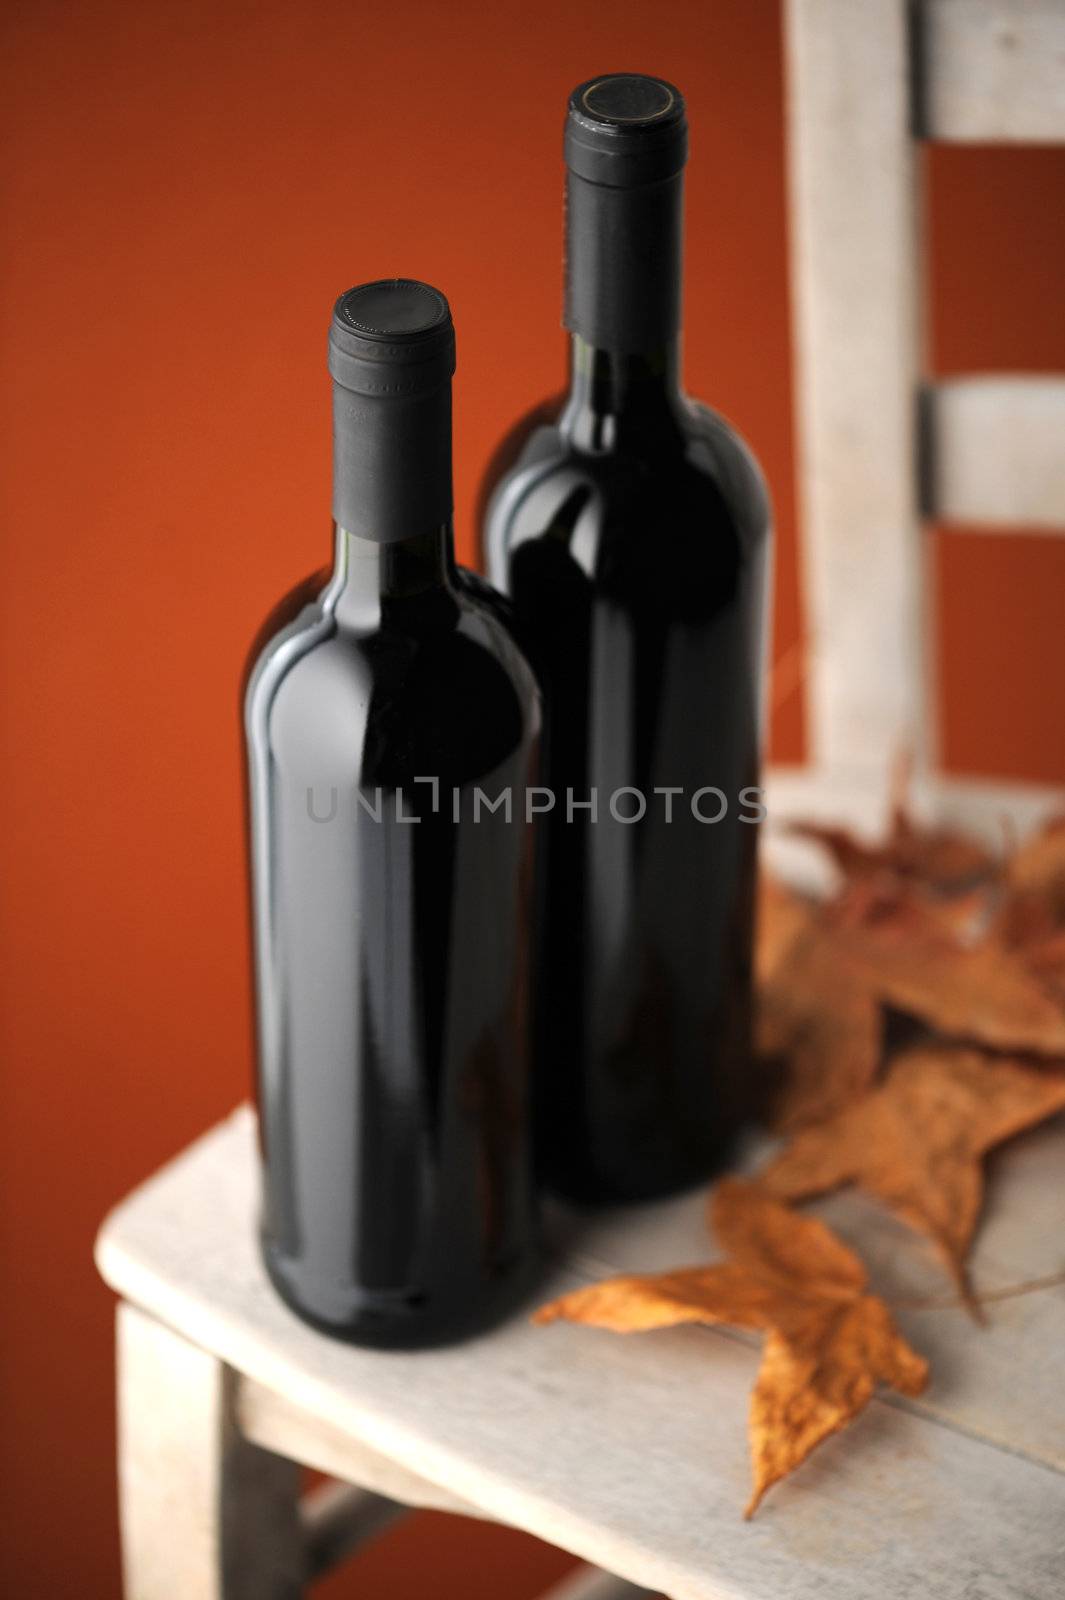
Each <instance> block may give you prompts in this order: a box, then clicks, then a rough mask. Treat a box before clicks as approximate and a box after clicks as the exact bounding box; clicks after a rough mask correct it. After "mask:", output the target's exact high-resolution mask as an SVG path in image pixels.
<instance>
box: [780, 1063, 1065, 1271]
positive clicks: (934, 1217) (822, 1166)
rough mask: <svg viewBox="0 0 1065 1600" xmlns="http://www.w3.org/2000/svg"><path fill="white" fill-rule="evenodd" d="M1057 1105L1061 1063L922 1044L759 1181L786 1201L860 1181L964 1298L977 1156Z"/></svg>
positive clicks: (977, 1195)
mask: <svg viewBox="0 0 1065 1600" xmlns="http://www.w3.org/2000/svg"><path fill="white" fill-rule="evenodd" d="M1063 1107H1065V1072H1063V1071H1060V1070H1057V1071H1051V1070H1049V1069H1047V1068H1033V1067H1031V1066H1027V1065H1024V1064H1023V1063H1021V1062H1019V1061H1013V1060H1008V1059H1003V1058H1001V1057H995V1056H990V1055H985V1054H983V1053H981V1052H980V1051H978V1050H971V1049H966V1048H963V1047H961V1046H956V1045H946V1044H941V1045H924V1046H920V1047H916V1048H914V1049H912V1050H908V1051H906V1052H904V1053H903V1054H902V1055H899V1056H897V1057H896V1058H895V1059H894V1061H893V1062H892V1063H891V1065H890V1066H889V1068H888V1072H887V1075H886V1077H885V1079H884V1082H883V1084H882V1085H881V1086H880V1087H879V1088H876V1089H874V1090H873V1091H872V1092H871V1093H870V1094H868V1095H866V1096H865V1098H864V1099H862V1100H860V1101H858V1102H857V1103H856V1104H854V1105H852V1106H847V1107H845V1108H844V1109H843V1110H842V1111H839V1112H837V1113H836V1115H835V1116H834V1117H832V1118H831V1119H830V1120H828V1121H827V1122H824V1123H822V1124H821V1125H820V1126H818V1127H815V1128H807V1129H805V1130H804V1131H803V1132H801V1133H799V1134H797V1135H796V1136H795V1138H794V1139H792V1141H791V1142H790V1143H789V1144H788V1145H787V1146H786V1147H785V1148H784V1150H783V1151H781V1153H780V1154H779V1155H778V1156H777V1157H776V1158H775V1159H774V1160H773V1161H771V1162H770V1164H769V1166H768V1167H767V1168H766V1169H765V1171H764V1172H763V1173H762V1174H761V1180H762V1182H763V1183H764V1184H765V1185H766V1187H767V1188H768V1189H770V1190H771V1191H772V1192H773V1193H774V1194H776V1195H779V1196H780V1197H781V1198H782V1199H787V1200H804V1199H807V1198H808V1197H810V1196H812V1195H817V1194H825V1193H827V1192H828V1191H829V1190H831V1189H838V1188H840V1187H841V1186H843V1185H844V1184H857V1185H859V1186H860V1187H861V1188H862V1189H865V1190H866V1191H867V1192H868V1193H870V1194H872V1195H875V1196H876V1197H877V1198H878V1199H880V1200H883V1201H885V1202H886V1203H887V1204H888V1205H889V1206H890V1207H891V1208H892V1209H893V1210H894V1211H896V1212H897V1213H898V1215H899V1216H900V1217H901V1218H902V1219H903V1220H904V1221H905V1222H907V1223H909V1224H910V1226H911V1227H913V1228H916V1229H918V1230H919V1231H920V1232H923V1233H925V1234H927V1235H928V1236H929V1237H930V1238H931V1239H932V1240H933V1241H934V1242H935V1244H936V1245H937V1246H938V1247H939V1250H940V1251H941V1253H942V1255H943V1256H944V1258H945V1260H946V1263H947V1266H948V1269H949V1271H950V1272H951V1274H952V1276H953V1277H954V1279H955V1281H956V1282H957V1283H958V1285H959V1287H960V1289H961V1291H962V1293H963V1294H965V1295H966V1296H968V1285H967V1282H966V1276H965V1258H966V1255H967V1253H968V1249H969V1245H970V1243H971V1242H972V1238H973V1234H974V1232H975V1230H976V1225H977V1222H978V1220H979V1217H980V1209H981V1204H982V1201H983V1189H984V1179H983V1170H982V1166H981V1158H982V1157H983V1156H984V1155H985V1154H986V1153H987V1151H989V1150H991V1149H992V1148H993V1147H994V1146H995V1145H997V1144H1000V1143H1001V1142H1002V1141H1003V1140H1004V1139H1008V1138H1010V1137H1011V1136H1012V1135H1013V1134H1016V1133H1020V1132H1021V1131H1022V1130H1023V1129H1025V1128H1030V1127H1033V1126H1034V1125H1035V1124H1036V1123H1038V1122H1041V1121H1043V1119H1044V1118H1045V1117H1048V1116H1050V1115H1051V1114H1052V1113H1053V1112H1055V1111H1058V1110H1061V1109H1062V1108H1063Z"/></svg>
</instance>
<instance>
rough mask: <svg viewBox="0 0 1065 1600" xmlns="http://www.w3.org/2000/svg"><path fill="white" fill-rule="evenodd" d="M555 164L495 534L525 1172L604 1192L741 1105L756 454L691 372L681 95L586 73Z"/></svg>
mask: <svg viewBox="0 0 1065 1600" xmlns="http://www.w3.org/2000/svg"><path fill="white" fill-rule="evenodd" d="M565 156H566V165H567V169H568V171H567V190H566V272H565V316H564V323H565V326H566V327H567V328H568V329H569V330H570V332H571V334H572V367H571V383H570V389H569V393H568V396H566V397H565V399H564V400H563V402H562V404H561V406H560V408H558V409H557V410H556V414H555V417H554V419H553V420H551V421H549V422H546V423H545V422H544V420H543V416H542V411H539V410H538V411H534V412H533V413H531V414H530V417H528V418H526V419H525V420H524V422H522V423H520V424H519V425H518V427H517V428H516V429H515V430H513V431H512V432H511V434H510V435H509V436H508V437H507V438H506V439H505V440H504V442H503V444H502V445H501V447H500V449H499V451H498V452H497V456H496V459H495V468H494V469H491V468H490V471H489V481H488V483H487V485H486V488H485V491H484V494H483V503H485V504H487V508H488V509H487V513H486V517H485V527H484V542H485V555H486V564H487V567H488V572H489V576H490V577H491V578H492V580H493V582H494V583H495V584H497V585H498V586H499V587H500V588H501V589H503V590H504V591H505V592H506V593H507V594H508V595H509V596H510V597H511V599H512V601H513V603H514V607H515V613H516V625H517V629H518V636H519V638H520V639H521V641H522V643H523V645H524V646H525V647H526V648H527V650H528V653H529V655H530V658H531V659H532V661H533V664H534V666H535V667H536V669H537V673H538V676H539V677H540V680H541V684H542V687H543V689H544V696H545V722H544V742H545V781H546V783H547V784H548V785H549V786H550V788H551V790H552V791H553V793H554V796H555V805H554V808H553V810H552V811H551V812H550V813H549V814H548V815H547V816H546V817H545V818H544V824H545V834H544V837H543V838H542V840H541V852H540V855H541V862H542V868H543V874H544V876H543V882H542V884H541V891H540V897H539V898H540V904H541V913H542V914H541V918H540V928H539V936H538V952H537V965H538V982H537V997H538V998H537V1008H536V1018H535V1046H534V1082H535V1083H536V1085H537V1124H538V1142H539V1150H540V1161H541V1163H542V1168H543V1173H544V1177H545V1179H546V1180H547V1181H548V1183H549V1184H550V1185H551V1186H553V1187H554V1188H555V1189H556V1190H558V1191H559V1192H561V1193H562V1194H564V1195H566V1196H568V1197H569V1198H571V1199H575V1200H578V1201H582V1202H598V1201H613V1200H626V1199H636V1198H643V1197H649V1196H654V1195H659V1194H665V1193H668V1192H669V1191H671V1190H674V1189H678V1188H681V1187H684V1186H686V1185H687V1184H689V1183H693V1182H695V1181H698V1180H701V1179H703V1178H705V1177H706V1176H707V1174H708V1173H710V1172H711V1171H712V1170H713V1169H714V1168H715V1166H717V1165H718V1164H719V1163H720V1162H721V1160H722V1159H723V1158H724V1157H725V1155H726V1154H727V1152H728V1150H729V1147H730V1143H731V1141H732V1137H733V1135H734V1133H735V1131H736V1129H737V1127H738V1125H739V1123H740V1122H741V1120H742V1117H743V1115H744V1110H745V1104H746V1100H747V1095H748V1092H749V1082H750V1077H751V1073H750V1063H749V1037H750V1001H751V956H752V923H753V902H754V874H755V841H756V836H757V828H756V827H755V826H753V825H752V824H754V823H755V822H756V821H757V820H758V818H759V817H760V815H761V810H762V808H761V804H760V791H759V790H758V788H757V785H758V778H759V754H760V752H759V746H760V679H761V672H762V656H763V637H764V631H765V624H764V617H765V610H766V574H767V564H768V553H769V512H768V502H767V498H766V493H765V489H764V486H763V481H762V478H761V475H760V473H759V470H758V467H757V466H756V464H755V462H754V460H753V458H752V456H751V455H750V453H749V452H748V450H747V449H746V447H745V446H744V445H743V443H742V442H741V441H740V440H739V438H738V437H737V435H736V434H735V433H734V432H733V430H732V429H731V428H730V427H729V426H728V424H727V423H726V422H725V421H724V420H723V419H722V418H721V417H720V416H718V415H716V414H715V413H713V412H711V411H709V410H708V409H706V408H705V407H703V406H701V405H698V404H696V403H695V402H693V401H691V400H689V399H687V398H686V397H685V396H684V394H683V393H682V391H681V388H680V382H679V360H678V332H679V327H680V298H681V297H680V288H681V229H682V214H681V201H682V181H683V169H684V164H685V160H686V157H687V123H686V117H685V110H684V102H683V100H682V98H681V96H680V94H679V93H678V91H677V90H676V89H675V88H674V87H673V86H672V85H671V84H668V83H665V82H662V81H661V80H659V79H656V78H648V77H642V76H632V75H627V74H618V75H612V76H609V77H603V78H597V79H594V80H592V81H591V82H588V83H585V84H582V85H581V86H580V87H579V88H578V89H576V90H575V91H574V93H573V95H572V97H571V99H570V102H569V111H568V116H567V121H566V133H565ZM507 463H509V466H506V470H504V471H503V473H502V475H501V476H500V475H499V472H498V469H499V467H500V466H504V465H505V464H507Z"/></svg>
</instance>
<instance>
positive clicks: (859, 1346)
mask: <svg viewBox="0 0 1065 1600" xmlns="http://www.w3.org/2000/svg"><path fill="white" fill-rule="evenodd" d="M710 1215H711V1224H712V1226H713V1228H714V1231H715V1232H716V1234H717V1236H718V1239H719V1241H720V1243H721V1245H722V1246H723V1248H724V1249H725V1250H726V1251H727V1252H728V1254H729V1256H730V1257H731V1258H732V1259H731V1260H728V1261H724V1262H722V1263H720V1264H719V1265H716V1266H709V1267H688V1268H682V1269H678V1270H677V1271H674V1272H662V1273H656V1274H649V1275H630V1276H626V1277H619V1278H611V1279H608V1280H607V1281H606V1282H604V1283H597V1284H593V1285H591V1287H590V1288H587V1289H578V1290H576V1291H575V1292H574V1293H572V1294H567V1295H563V1296H562V1297H561V1299H559V1300H555V1301H553V1302H552V1303H551V1304H550V1305H546V1306H543V1307H542V1308H541V1309H540V1310H539V1311H538V1312H537V1313H536V1316H535V1319H534V1320H535V1321H537V1322H541V1323H547V1322H556V1321H558V1320H560V1319H565V1320H567V1321H570V1322H580V1323H584V1324H587V1325H589V1326H592V1327H597V1328H609V1329H611V1330H612V1331H613V1332H616V1333H633V1332H643V1331H646V1330H648V1329H651V1328H666V1327H674V1326H676V1325H677V1324H679V1323H687V1322H695V1323H707V1324H714V1323H727V1324H729V1325H731V1326H733V1327H741V1328H759V1329H764V1330H765V1331H766V1333H767V1334H768V1337H767V1339H766V1342H765V1347H764V1350H763V1354H762V1364H761V1367H760V1369H759V1373H758V1378H757V1381H756V1383H755V1387H754V1392H753V1394H752V1396H751V1411H750V1420H749V1432H750V1442H751V1465H752V1474H753V1492H752V1495H751V1499H750V1502H749V1504H748V1506H747V1509H746V1512H745V1515H746V1516H748V1517H749V1516H751V1515H752V1514H753V1513H754V1511H755V1509H756V1508H757V1506H758V1504H759V1502H760V1501H761V1499H762V1496H763V1495H764V1494H765V1492H766V1490H767V1489H769V1488H770V1487H771V1486H772V1485H773V1484H774V1483H777V1482H778V1481H779V1480H780V1479H781V1478H783V1477H785V1476H786V1475H787V1474H788V1473H789V1472H793V1471H794V1470H795V1468H796V1467H797V1466H799V1465H800V1463H801V1462H803V1461H805V1459H806V1457H807V1456H808V1455H809V1454H810V1452H811V1451H812V1450H813V1449H815V1448H816V1446H817V1445H818V1444H820V1443H821V1441H822V1440H823V1439H826V1438H828V1437H829V1435H830V1434H833V1433H838V1432H839V1431H840V1429H842V1428H845V1427H846V1426H847V1424H848V1423H850V1422H852V1421H853V1420H854V1418H855V1417H856V1416H857V1415H858V1414H859V1412H860V1411H862V1409H863V1408H864V1407H865V1405H866V1404H867V1403H868V1401H869V1399H870V1397H871V1396H872V1393H873V1391H874V1389H875V1387H876V1385H877V1383H890V1384H892V1385H893V1386H894V1387H895V1388H896V1389H900V1390H902V1392H903V1393H904V1394H919V1393H920V1392H921V1390H922V1389H923V1388H924V1385H925V1383H926V1381H927V1377H928V1364H927V1362H926V1361H925V1360H924V1359H923V1358H922V1357H921V1356H919V1355H917V1353H916V1352H915V1351H914V1350H912V1349H911V1348H910V1346H909V1345H908V1344H907V1343H906V1341H905V1340H904V1339H903V1338H902V1335H901V1334H900V1333H899V1331H898V1329H897V1328H896V1327H895V1324H894V1322H893V1321H892V1318H891V1314H890V1312H889V1311H888V1309H887V1307H886V1305H885V1304H884V1302H883V1301H882V1300H880V1299H878V1298H877V1297H876V1296H875V1295H871V1294H869V1293H868V1292H867V1289H868V1279H867V1277H866V1272H865V1268H864V1267H863V1266H862V1263H861V1262H860V1261H859V1259H858V1257H857V1256H856V1255H855V1254H854V1253H853V1251H851V1250H849V1249H848V1248H847V1246H846V1245H845V1244H843V1242H842V1241H841V1240H840V1239H838V1238H837V1237H836V1235H835V1234H834V1233H832V1232H831V1230H830V1229H829V1228H826V1227H825V1225H824V1224H823V1223H821V1222H817V1221H815V1220H814V1219H813V1218H810V1217H801V1216H799V1215H797V1213H796V1212H794V1211H791V1210H789V1208H788V1207H787V1206H784V1205H781V1204H780V1202H779V1201H777V1200H775V1199H773V1198H772V1197H771V1196H770V1195H769V1194H768V1193H767V1192H766V1191H765V1190H764V1189H761V1188H760V1187H759V1186H758V1185H757V1184H753V1183H749V1182H745V1181H743V1180H742V1179H739V1178H726V1179H724V1180H723V1181H722V1182H721V1183H719V1184H718V1185H717V1187H716V1189H715V1191H714V1193H713V1195H712V1197H711V1213H710Z"/></svg>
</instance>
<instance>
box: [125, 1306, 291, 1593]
mask: <svg viewBox="0 0 1065 1600" xmlns="http://www.w3.org/2000/svg"><path fill="white" fill-rule="evenodd" d="M117 1333H118V1462H119V1512H120V1520H121V1528H122V1563H123V1573H124V1580H125V1596H126V1600H179V1597H180V1600H298V1597H299V1596H300V1595H301V1594H302V1592H303V1570H304V1555H303V1548H302V1537H301V1531H300V1523H299V1506H298V1493H299V1468H298V1467H297V1466H296V1464H295V1463H294V1462H292V1461H287V1460H285V1459H284V1458H283V1457H282V1456H277V1455H274V1454H273V1453H272V1452H271V1451H269V1450H264V1449H262V1448H260V1447H259V1446H258V1445H254V1444H251V1443H249V1441H248V1440H246V1439H245V1438H244V1437H243V1436H242V1434H241V1432H240V1430H239V1428H238V1426H237V1423H236V1415H235V1397H236V1389H237V1384H238V1381H239V1380H238V1376H237V1374H236V1373H235V1372H233V1371H232V1370H231V1369H230V1368H229V1367H227V1366H225V1364H224V1363H223V1362H221V1361H219V1360H218V1359H217V1357H215V1356H212V1355H209V1354H208V1353H207V1352H206V1351H204V1350H201V1349H199V1348H198V1347H197V1346H196V1345H193V1344H190V1343H189V1341H188V1340H187V1339H183V1338H182V1337H181V1336H180V1335H179V1334H176V1333H173V1332H171V1330H170V1329H169V1328H167V1327H164V1325H163V1324H162V1323H161V1322H157V1321H156V1320H155V1319H154V1318H153V1317H150V1316H147V1315H146V1314H145V1313H144V1312H142V1311H139V1310H137V1309H136V1307H134V1306H131V1305H127V1304H122V1305H120V1306H119V1308H118V1329H117Z"/></svg>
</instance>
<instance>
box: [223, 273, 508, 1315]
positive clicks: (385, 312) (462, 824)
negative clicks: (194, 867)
mask: <svg viewBox="0 0 1065 1600" xmlns="http://www.w3.org/2000/svg"><path fill="white" fill-rule="evenodd" d="M454 348H455V346H454V330H453V327H452V322H451V315H450V312H449V309H448V305H447V302H446V300H445V299H444V297H443V295H441V294H439V293H438V292H437V291H436V290H435V289H432V288H430V287H428V286H427V285H426V284H421V283H416V282H413V281H409V280H391V281H386V282H381V283H371V284H365V285H363V286H361V287H359V288H356V289H352V290H350V291H349V292H348V293H347V294H345V295H342V296H341V298H340V300H339V301H338V302H337V305H336V310H335V313H334V317H333V322H332V328H331V331H330V339H329V366H330V371H331V373H332V377H333V395H334V430H333V438H334V499H333V511H334V518H335V547H336V564H335V568H334V571H333V574H332V577H331V579H330V581H329V582H328V583H327V585H326V586H325V588H324V589H323V590H322V592H321V593H320V594H319V595H318V597H317V598H316V599H314V600H313V601H311V602H310V603H306V600H307V597H306V592H305V590H304V589H303V586H301V589H300V590H297V591H294V599H293V602H292V604H291V605H289V606H285V605H282V607H280V608H279V609H278V610H277V611H275V613H274V614H273V618H272V625H273V632H272V636H271V637H270V639H269V641H268V642H267V643H266V644H265V647H263V648H261V649H260V650H259V651H258V652H257V659H256V661H255V664H254V666H253V668H252V670H251V674H250V678H249V682H248V687H247V691H246V695H245V731H246V737H247V759H248V780H249V781H248V789H249V806H250V837H251V844H250V861H251V889H252V919H253V946H254V954H255V990H256V1002H257V1031H258V1097H259V1112H260V1129H261V1138H262V1152H263V1204H262V1228H261V1233H262V1246H263V1252H264V1256H265V1261H266V1265H267V1269H268V1271H269V1274H270V1276H271V1278H272V1279H273V1282H274V1284H275V1285H276V1287H277V1289H278V1290H279V1292H280V1293H281V1295H282V1297H283V1298H284V1299H285V1300H286V1301H287V1302H288V1304H289V1305H290V1306H292V1307H293V1309H295V1310H296V1311H297V1312H298V1313H299V1314H300V1315H301V1316H303V1317H304V1318H305V1319H306V1320H308V1321H309V1322H311V1323H313V1324H315V1325H316V1326H318V1327H320V1328H322V1329H324V1330H326V1331H327V1332H330V1333H333V1334H336V1335H338V1336H341V1337H346V1338H349V1339H352V1340H354V1341H356V1342H360V1343H367V1344H374V1345H385V1346H412V1345H421V1344H431V1343H437V1342H441V1341H444V1340H447V1339H451V1338H454V1337H457V1336H459V1335H461V1334H463V1333H466V1332H469V1331H472V1330H474V1329H476V1328H478V1327H480V1326H481V1325H483V1324H485V1323H487V1322H488V1321H490V1320H491V1319H492V1318H493V1317H495V1316H496V1315H498V1314H500V1313H501V1312H502V1311H503V1310H504V1309H505V1308H506V1307H507V1306H509V1304H510V1303H511V1302H512V1300H513V1298H514V1297H515V1296H516V1295H517V1294H518V1293H519V1292H520V1290H521V1288H522V1286H523V1283H524V1281H525V1277H526V1269H527V1268H528V1267H529V1266H530V1264H531V1261H532V1259H533V1254H534V1237H535V1233H534V1230H535V1206H534V1193H533V1183H532V1170H531V1159H530V1148H529V1145H530V1137H529V1117H528V1113H527V1105H526V1099H527V1084H526V1043H525V1036H526V1006H527V996H528V981H527V963H528V959H529V938H528V928H527V923H528V916H529V906H528V887H527V885H528V873H529V845H530V839H529V826H528V824H527V822H526V820H525V818H526V805H525V791H526V788H527V786H528V785H529V784H530V783H531V782H533V781H535V765H536V761H537V754H538V743H539V729H540V710H539V703H538V698H537V692H536V687H535V683H534V679H533V677H532V674H531V672H530V670H529V667H528V666H527V664H526V662H525V660H524V658H523V656H522V655H521V653H520V651H519V650H518V648H517V646H516V645H515V644H514V642H513V640H512V639H511V637H510V635H509V634H508V632H507V631H506V629H505V628H504V627H503V626H502V625H501V623H500V622H499V621H498V619H497V617H496V616H495V615H494V614H493V612H492V609H491V608H490V607H489V606H487V605H485V604H483V603H481V602H480V601H478V599H477V598H476V597H475V594H474V592H473V591H472V590H471V589H470V588H469V587H468V586H467V585H465V584H464V583H463V582H462V581H461V579H460V578H459V575H458V571H457V569H456V568H455V565H454V559H453V554H452V534H451V521H450V519H451V508H452V498H451V375H452V372H453V371H454ZM508 795H509V797H510V798H509V800H507V799H506V796H508ZM501 796H503V797H504V801H503V803H500V797H501ZM492 807H494V809H492Z"/></svg>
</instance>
